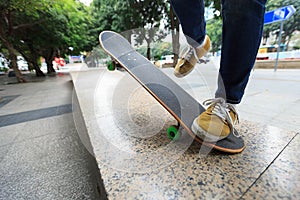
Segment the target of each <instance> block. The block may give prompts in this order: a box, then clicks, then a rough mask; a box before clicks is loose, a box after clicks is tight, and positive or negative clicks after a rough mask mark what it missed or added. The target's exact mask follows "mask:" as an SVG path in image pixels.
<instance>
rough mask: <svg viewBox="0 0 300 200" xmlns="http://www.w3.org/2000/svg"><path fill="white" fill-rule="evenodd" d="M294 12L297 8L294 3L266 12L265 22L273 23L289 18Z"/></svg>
mask: <svg viewBox="0 0 300 200" xmlns="http://www.w3.org/2000/svg"><path fill="white" fill-rule="evenodd" d="M294 12H296V9H295V8H294V6H293V5H289V6H285V7H282V8H278V9H276V10H272V11H269V12H266V14H265V20H264V24H271V23H274V22H280V21H284V20H287V19H289V18H290V17H291V16H292V15H293V14H294Z"/></svg>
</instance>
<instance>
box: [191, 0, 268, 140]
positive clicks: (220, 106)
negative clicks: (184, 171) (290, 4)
mask: <svg viewBox="0 0 300 200" xmlns="http://www.w3.org/2000/svg"><path fill="white" fill-rule="evenodd" d="M265 3H266V0H243V1H241V0H223V1H222V4H223V5H222V6H223V7H222V14H223V15H222V17H223V33H222V34H223V35H222V36H223V38H222V53H221V63H220V70H219V77H218V90H217V91H216V94H215V96H216V99H214V100H209V101H207V105H209V107H208V109H207V110H206V111H205V112H203V113H202V114H201V115H200V116H199V117H198V118H196V119H195V121H194V123H193V126H192V129H193V131H194V133H195V134H196V135H198V136H199V137H200V138H202V139H204V140H207V141H210V142H214V141H218V140H220V139H223V138H226V137H227V136H228V135H229V134H230V133H231V132H233V133H234V134H235V133H236V132H235V130H234V128H233V125H234V123H235V122H236V121H238V115H237V112H236V110H235V107H234V105H232V104H237V103H239V102H240V101H241V99H242V97H243V95H244V90H245V88H246V85H247V83H248V79H249V75H250V72H251V70H252V68H253V65H254V62H255V59H256V54H257V52H258V48H259V45H260V42H261V36H262V29H263V17H264V12H265ZM236 135H238V134H236Z"/></svg>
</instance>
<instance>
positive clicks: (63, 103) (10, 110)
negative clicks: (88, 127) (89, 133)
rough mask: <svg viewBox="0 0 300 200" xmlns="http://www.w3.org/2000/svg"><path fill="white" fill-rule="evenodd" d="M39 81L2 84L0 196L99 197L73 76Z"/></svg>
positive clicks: (0, 108)
mask: <svg viewBox="0 0 300 200" xmlns="http://www.w3.org/2000/svg"><path fill="white" fill-rule="evenodd" d="M1 78H3V77H0V79H1ZM38 81H39V82H31V83H26V84H9V85H3V84H1V85H0V96H1V97H2V99H1V101H0V199H3V200H4V199H5V200H7V199H14V200H15V199H96V198H97V192H96V191H95V187H94V186H95V180H94V175H93V171H92V169H91V168H90V165H91V155H90V154H89V153H88V152H87V150H86V149H85V147H84V146H83V145H82V143H81V141H80V139H79V137H78V134H77V130H76V128H75V125H74V121H73V115H72V90H73V84H72V82H71V80H70V76H69V75H68V74H60V75H58V76H56V77H46V78H39V79H38ZM0 82H1V81H0Z"/></svg>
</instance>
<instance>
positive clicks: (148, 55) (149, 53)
mask: <svg viewBox="0 0 300 200" xmlns="http://www.w3.org/2000/svg"><path fill="white" fill-rule="evenodd" d="M147 58H148V60H151V48H150V42H148V41H147Z"/></svg>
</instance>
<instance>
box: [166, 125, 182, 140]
mask: <svg viewBox="0 0 300 200" xmlns="http://www.w3.org/2000/svg"><path fill="white" fill-rule="evenodd" d="M167 134H168V138H169V139H171V140H178V139H179V137H180V132H179V131H178V128H177V127H176V126H170V127H169V128H168V130H167Z"/></svg>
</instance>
